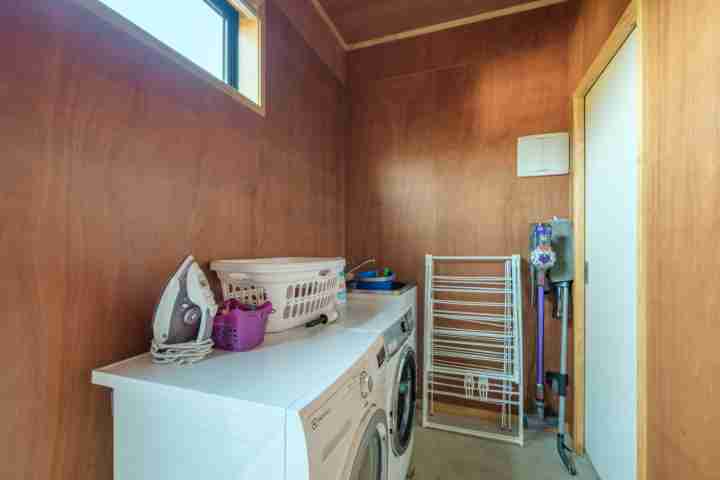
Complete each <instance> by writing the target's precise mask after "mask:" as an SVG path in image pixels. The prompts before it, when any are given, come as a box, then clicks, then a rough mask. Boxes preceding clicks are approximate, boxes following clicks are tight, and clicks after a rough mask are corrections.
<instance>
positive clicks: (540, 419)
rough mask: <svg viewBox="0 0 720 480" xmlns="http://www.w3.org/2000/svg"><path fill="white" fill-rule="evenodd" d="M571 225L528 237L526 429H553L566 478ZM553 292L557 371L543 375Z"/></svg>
mask: <svg viewBox="0 0 720 480" xmlns="http://www.w3.org/2000/svg"><path fill="white" fill-rule="evenodd" d="M573 258H574V253H573V239H572V224H571V223H570V221H569V220H566V219H559V218H554V219H553V220H551V221H550V222H547V223H537V224H535V225H533V227H532V232H531V235H530V276H531V285H532V291H533V303H534V304H535V306H536V309H537V316H538V317H537V320H538V321H537V335H536V349H535V351H536V360H535V361H536V376H535V383H536V394H535V415H534V416H527V417H526V419H525V423H526V426H527V427H528V428H530V429H533V430H545V429H546V428H548V427H553V426H557V431H558V434H557V451H558V454H559V455H560V459H561V461H562V462H563V465H564V466H565V469H566V470H567V471H568V473H569V474H570V475H577V469H576V467H575V462H574V460H573V452H572V450H571V449H570V448H569V447H568V446H567V445H566V443H565V434H566V432H565V414H566V401H567V392H568V385H569V377H568V373H567V355H568V323H569V314H570V285H571V283H572V281H573V278H574V265H573ZM553 289H554V290H555V308H553V312H554V313H555V315H554V316H555V318H557V319H559V320H560V321H561V344H560V345H561V346H560V371H559V372H545V368H544V363H545V357H544V355H545V293H546V292H550V291H552V290H553ZM545 384H549V385H550V386H551V388H552V389H553V391H554V392H555V393H556V394H557V395H558V398H559V402H558V403H559V405H558V407H559V408H558V410H559V411H558V416H557V417H556V418H552V417H550V416H548V415H546V411H545Z"/></svg>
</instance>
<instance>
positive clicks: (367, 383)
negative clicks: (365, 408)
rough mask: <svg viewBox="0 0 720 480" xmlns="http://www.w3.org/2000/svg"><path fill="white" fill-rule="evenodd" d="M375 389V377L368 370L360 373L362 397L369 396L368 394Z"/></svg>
mask: <svg viewBox="0 0 720 480" xmlns="http://www.w3.org/2000/svg"><path fill="white" fill-rule="evenodd" d="M372 391H373V379H372V377H371V376H370V375H369V374H368V372H366V371H364V372H362V373H361V374H360V396H361V397H362V398H367V397H368V395H370V394H371V393H372Z"/></svg>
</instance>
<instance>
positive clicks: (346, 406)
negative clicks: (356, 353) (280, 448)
mask: <svg viewBox="0 0 720 480" xmlns="http://www.w3.org/2000/svg"><path fill="white" fill-rule="evenodd" d="M385 361H386V359H385V347H384V342H383V339H382V337H379V338H377V339H376V341H375V342H374V343H373V345H372V346H371V347H370V349H369V350H368V351H367V353H366V354H365V355H363V356H362V358H360V360H358V362H357V363H356V364H355V365H353V366H352V368H350V369H349V370H348V371H347V372H345V373H344V374H343V375H342V376H341V377H340V378H339V379H338V380H337V381H336V382H335V384H334V385H333V386H332V387H330V388H328V389H326V390H325V391H324V392H323V393H322V394H321V395H320V396H317V397H316V396H315V395H314V394H310V395H309V396H308V397H307V398H305V399H300V400H298V401H297V402H295V404H294V405H293V406H291V407H290V408H289V409H288V410H289V412H288V418H287V422H288V423H287V453H286V462H287V467H286V468H287V475H286V478H288V479H293V480H309V479H313V480H315V479H318V480H320V479H338V480H390V478H391V477H390V475H389V472H390V438H389V432H390V429H389V426H388V423H387V412H386V411H385V403H386V397H387V396H386V392H385V384H384V381H383V380H384V379H383V377H382V374H381V371H382V370H381V369H382V367H383V366H384V364H385Z"/></svg>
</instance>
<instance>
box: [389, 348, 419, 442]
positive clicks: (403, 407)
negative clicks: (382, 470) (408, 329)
mask: <svg viewBox="0 0 720 480" xmlns="http://www.w3.org/2000/svg"><path fill="white" fill-rule="evenodd" d="M416 403H417V364H416V361H415V349H414V348H412V346H410V345H408V346H406V347H405V349H404V350H403V351H402V353H401V354H400V361H399V362H398V369H397V373H396V377H395V383H394V384H393V397H392V404H391V406H390V408H392V411H391V421H392V425H391V431H392V442H391V443H392V449H393V453H394V454H395V455H396V456H401V455H402V454H403V453H405V451H406V450H407V449H408V447H409V446H410V440H411V439H412V435H413V429H414V428H415V406H416Z"/></svg>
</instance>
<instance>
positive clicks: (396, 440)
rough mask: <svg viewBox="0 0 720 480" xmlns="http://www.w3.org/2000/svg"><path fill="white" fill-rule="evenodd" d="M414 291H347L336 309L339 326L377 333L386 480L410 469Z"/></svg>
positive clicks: (404, 474)
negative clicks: (393, 293) (382, 357)
mask: <svg viewBox="0 0 720 480" xmlns="http://www.w3.org/2000/svg"><path fill="white" fill-rule="evenodd" d="M416 295H417V289H416V288H412V289H410V290H409V291H407V292H405V293H403V294H402V295H398V296H385V295H377V296H375V295H368V294H350V295H348V303H347V305H345V306H343V307H342V308H341V309H340V317H339V319H338V325H340V326H341V327H343V328H346V329H349V330H352V331H356V332H366V333H368V334H370V335H380V336H382V338H383V341H384V345H385V355H386V362H385V365H384V367H383V368H382V369H381V376H382V379H383V381H384V383H385V393H386V398H385V410H386V411H387V415H388V418H387V423H388V436H389V446H390V455H389V456H390V463H389V469H390V470H389V479H388V480H404V479H405V478H406V477H407V475H408V473H409V470H410V460H411V458H412V452H413V446H414V439H415V438H414V437H415V436H414V429H415V423H416V419H415V415H416V401H417V384H418V359H417V353H416V352H417V333H416V325H417V300H416Z"/></svg>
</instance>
